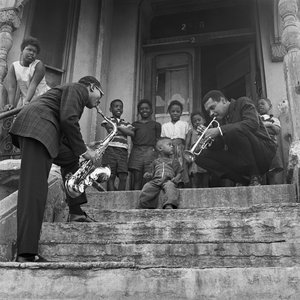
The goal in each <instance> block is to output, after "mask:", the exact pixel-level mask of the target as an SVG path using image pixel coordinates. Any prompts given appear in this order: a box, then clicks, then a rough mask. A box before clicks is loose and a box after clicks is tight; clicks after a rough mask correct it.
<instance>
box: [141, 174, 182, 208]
mask: <svg viewBox="0 0 300 300" xmlns="http://www.w3.org/2000/svg"><path fill="white" fill-rule="evenodd" d="M160 191H163V192H164V193H165V195H164V198H163V208H164V207H165V206H166V205H167V204H171V205H173V206H174V207H178V204H179V190H178V189H177V188H176V185H175V184H174V183H173V182H172V181H170V180H168V181H162V180H161V179H160V178H156V179H153V180H151V181H149V182H147V183H146V184H145V185H144V187H143V189H142V192H141V194H140V198H139V208H157V205H158V195H159V193H160Z"/></svg>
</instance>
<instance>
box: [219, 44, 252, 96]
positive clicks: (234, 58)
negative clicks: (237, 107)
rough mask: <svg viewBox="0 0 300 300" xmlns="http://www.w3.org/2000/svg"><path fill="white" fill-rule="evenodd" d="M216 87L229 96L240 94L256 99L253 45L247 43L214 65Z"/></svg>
mask: <svg viewBox="0 0 300 300" xmlns="http://www.w3.org/2000/svg"><path fill="white" fill-rule="evenodd" d="M216 74H217V88H218V89H219V90H222V91H223V92H224V93H225V94H226V95H227V96H228V97H229V98H230V97H231V98H238V97H241V96H247V97H250V98H251V99H252V100H253V101H254V102H256V101H257V93H256V86H255V74H256V68H255V52H254V47H253V45H249V46H247V47H245V48H243V49H241V50H239V51H237V52H236V53H234V54H233V55H231V56H230V57H227V58H226V59H225V60H223V61H222V62H221V63H219V64H218V65H217V66H216Z"/></svg>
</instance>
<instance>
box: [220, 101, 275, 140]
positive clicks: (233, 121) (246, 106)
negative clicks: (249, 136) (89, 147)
mask: <svg viewBox="0 0 300 300" xmlns="http://www.w3.org/2000/svg"><path fill="white" fill-rule="evenodd" d="M222 121H223V122H222V123H223V125H221V130H222V132H223V134H224V135H226V133H230V132H231V131H232V130H237V129H240V130H242V131H246V130H249V131H251V132H253V133H254V135H256V136H257V137H258V138H261V139H264V140H269V141H270V143H273V141H272V140H271V138H270V136H269V135H268V133H267V130H266V128H265V126H264V125H263V122H262V121H261V119H260V117H259V115H258V112H257V110H256V107H255V105H254V104H253V102H252V101H251V99H249V98H247V97H241V98H238V99H237V100H234V99H232V100H231V102H230V105H229V109H228V114H227V115H226V116H225V118H224V119H223V120H222Z"/></svg>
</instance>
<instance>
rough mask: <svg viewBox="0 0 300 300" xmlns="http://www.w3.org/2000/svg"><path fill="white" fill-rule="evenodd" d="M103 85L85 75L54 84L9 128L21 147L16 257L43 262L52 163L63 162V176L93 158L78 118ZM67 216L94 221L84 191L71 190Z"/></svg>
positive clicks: (97, 97)
mask: <svg viewBox="0 0 300 300" xmlns="http://www.w3.org/2000/svg"><path fill="white" fill-rule="evenodd" d="M102 96H103V91H102V88H101V85H100V82H99V81H98V80H97V79H96V78H94V77H92V76H85V77H83V78H81V79H80V80H79V82H78V83H70V84H65V85H61V86H56V87H54V88H52V89H50V90H49V91H47V92H46V93H45V94H43V95H41V96H40V97H38V98H37V99H36V100H35V101H33V102H32V103H30V105H27V106H25V107H24V108H23V109H22V110H21V112H20V113H19V114H18V115H17V117H16V119H15V121H14V124H13V126H12V128H11V131H10V134H11V135H12V141H13V144H14V145H15V146H17V147H19V148H20V149H21V173H20V180H19V191H18V204H17V259H16V261H18V262H42V261H45V259H44V258H42V257H41V256H38V242H39V237H40V230H41V226H42V222H43V216H44V210H45V204H46V199H47V193H48V175H49V172H50V168H51V165H52V163H55V164H57V165H59V166H60V167H61V173H62V177H63V178H65V176H66V174H68V173H70V172H71V173H74V172H75V171H76V170H77V169H78V167H79V158H80V156H82V157H83V158H85V159H86V160H90V161H91V162H93V163H94V162H95V161H96V159H97V153H96V151H95V150H91V149H88V148H87V147H86V145H85V143H84V141H83V138H82V135H81V132H80V126H79V119H80V117H81V115H82V113H83V110H84V108H85V107H87V108H90V109H91V108H93V107H97V106H98V105H99V103H100V99H101V97H102ZM66 201H67V204H68V206H69V221H71V222H72V221H73V222H92V221H93V220H92V219H91V218H89V216H87V214H86V213H85V212H84V211H83V210H82V209H81V207H80V205H81V204H83V203H86V202H87V199H86V195H85V193H82V194H80V195H79V196H78V197H76V198H71V197H70V196H69V195H67V199H66Z"/></svg>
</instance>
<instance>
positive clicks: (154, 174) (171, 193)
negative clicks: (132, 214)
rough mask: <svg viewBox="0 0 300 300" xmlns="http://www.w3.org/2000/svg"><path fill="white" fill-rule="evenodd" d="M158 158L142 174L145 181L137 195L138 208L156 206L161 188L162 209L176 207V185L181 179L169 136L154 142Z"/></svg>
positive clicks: (177, 198) (179, 166)
mask: <svg viewBox="0 0 300 300" xmlns="http://www.w3.org/2000/svg"><path fill="white" fill-rule="evenodd" d="M156 150H157V152H158V158H157V159H155V160H154V161H153V163H152V164H151V166H150V169H151V171H150V172H146V173H145V174H144V178H145V179H147V180H149V179H151V180H150V181H149V182H147V183H146V184H145V185H144V187H143V189H142V192H141V194H140V197H139V208H152V209H153V208H157V206H158V196H159V193H160V191H161V190H162V191H163V192H164V193H165V195H164V198H163V204H162V208H163V209H173V208H177V207H178V204H179V190H178V189H177V185H178V184H179V183H181V181H182V171H183V168H182V167H181V165H180V163H179V162H178V160H177V159H176V158H174V157H173V154H174V147H173V144H172V140H171V139H170V138H166V137H164V138H160V139H159V140H158V141H157V143H156Z"/></svg>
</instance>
